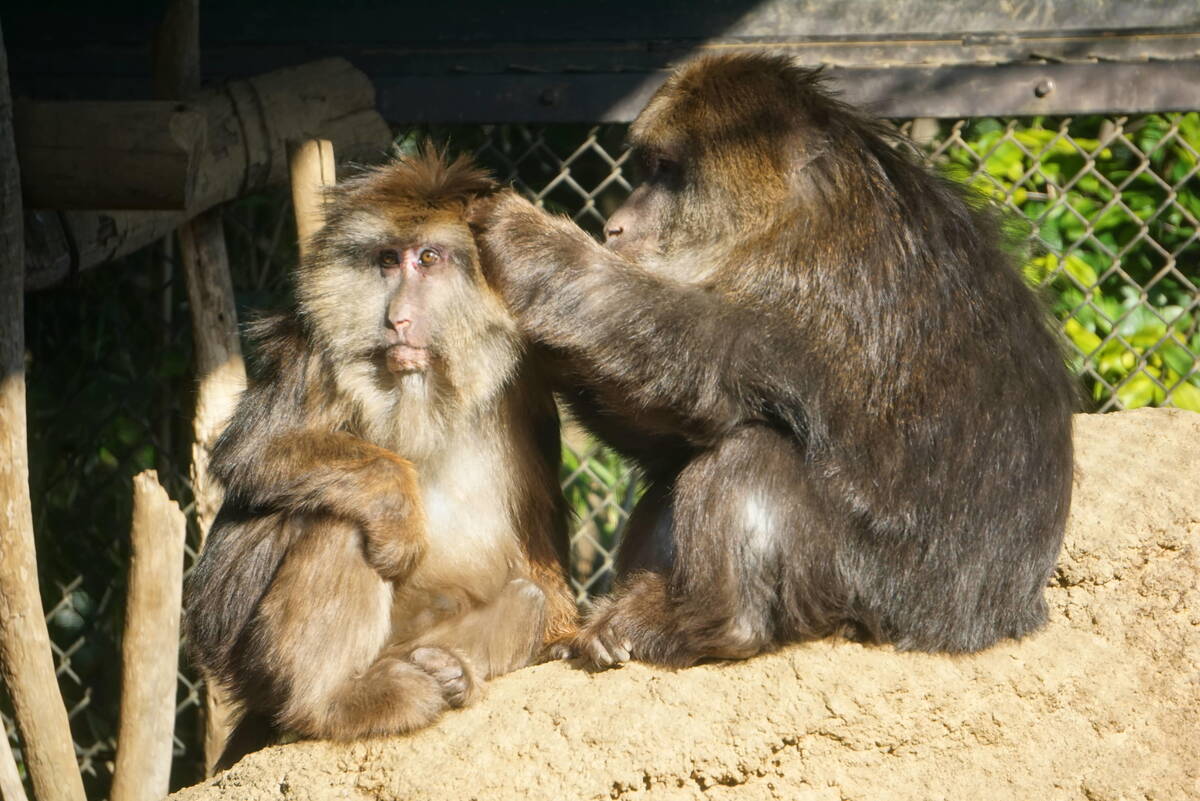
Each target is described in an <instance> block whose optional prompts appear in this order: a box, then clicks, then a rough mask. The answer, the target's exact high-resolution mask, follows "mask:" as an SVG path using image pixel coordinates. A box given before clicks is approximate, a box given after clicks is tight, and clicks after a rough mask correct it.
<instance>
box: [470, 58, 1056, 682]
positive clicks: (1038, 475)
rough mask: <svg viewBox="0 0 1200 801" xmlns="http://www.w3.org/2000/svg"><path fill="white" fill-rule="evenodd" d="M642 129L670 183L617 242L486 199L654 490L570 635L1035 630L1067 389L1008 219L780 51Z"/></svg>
mask: <svg viewBox="0 0 1200 801" xmlns="http://www.w3.org/2000/svg"><path fill="white" fill-rule="evenodd" d="M630 139H631V141H632V144H633V148H634V156H635V158H636V159H640V160H641V161H643V162H644V163H645V164H646V165H647V167H648V172H649V177H648V178H647V179H646V181H645V182H644V183H643V184H642V185H641V186H639V187H638V188H637V189H635V190H634V192H633V193H632V194H631V195H630V197H629V199H628V200H627V202H626V203H625V205H624V206H622V207H621V208H620V209H618V210H617V212H616V213H614V214H613V216H612V218H610V220H609V223H608V226H607V229H608V230H607V234H608V237H607V242H606V245H607V247H601V246H600V245H599V244H597V243H596V242H594V241H593V240H592V239H591V238H590V237H588V236H587V235H586V234H585V233H583V232H582V231H581V230H580V229H579V228H578V227H577V226H575V225H573V224H571V223H570V221H568V220H565V219H561V218H554V217H551V216H548V215H546V214H545V213H544V212H542V211H540V210H539V209H536V208H534V207H533V206H531V205H530V204H529V203H527V202H526V201H524V200H522V199H521V198H519V197H518V196H516V195H515V194H508V195H501V196H498V197H497V198H496V199H495V201H494V202H492V203H490V204H484V205H481V206H479V207H478V208H477V209H476V213H475V214H474V216H473V220H474V221H475V222H476V223H477V224H478V225H479V226H480V228H481V233H480V236H479V242H480V246H481V250H482V252H483V253H484V255H485V259H484V261H485V264H487V265H488V266H489V269H490V270H491V272H490V274H489V280H491V281H492V282H493V285H494V286H496V287H497V289H498V290H499V291H500V293H501V295H502V296H503V297H504V299H505V301H507V302H508V303H509V305H510V306H511V307H512V308H513V309H514V311H515V312H516V314H517V317H518V320H519V321H520V323H521V326H522V329H523V330H524V331H525V332H526V333H527V334H528V335H529V337H530V338H531V340H532V341H534V342H535V343H537V344H538V345H539V346H540V347H541V348H542V349H543V350H544V351H545V352H546V353H547V354H549V355H550V356H551V357H552V359H553V362H552V365H551V366H552V372H553V374H554V375H555V377H556V380H557V388H558V389H559V390H560V391H561V392H562V393H563V396H564V398H565V399H566V400H567V401H568V402H569V403H570V405H571V406H572V408H573V411H574V412H575V413H576V415H577V416H578V417H579V418H580V419H581V420H583V421H584V422H585V423H586V424H587V425H588V426H589V427H590V428H591V429H592V430H593V431H594V432H596V433H597V434H598V435H599V436H600V437H602V438H603V439H605V440H606V441H607V442H608V443H609V444H611V445H613V446H614V447H615V448H617V449H618V450H619V451H621V452H622V453H624V454H625V455H626V456H628V457H630V458H632V459H633V460H635V461H636V462H637V464H638V465H639V466H640V467H641V468H642V470H643V471H644V473H645V475H646V478H647V480H648V482H649V485H650V486H649V488H648V490H647V492H646V494H645V496H644V497H643V499H642V500H641V502H640V503H639V505H638V508H637V509H636V510H635V512H634V515H633V518H632V519H631V521H630V524H629V526H628V529H627V530H626V534H625V539H624V541H623V543H622V546H621V554H620V558H619V561H618V568H619V572H620V577H619V580H618V582H617V584H616V587H615V591H614V593H613V596H612V597H611V598H609V599H607V600H605V601H603V602H602V603H600V604H598V605H597V607H596V609H595V610H594V611H593V613H592V615H591V617H590V619H589V621H588V624H587V625H586V626H585V628H584V631H583V633H582V635H581V636H580V638H579V640H578V642H577V643H576V648H577V650H578V651H579V653H580V654H581V655H582V656H583V657H584V658H585V659H586V660H587V661H589V662H590V663H592V664H594V665H596V666H600V667H603V666H608V665H612V664H615V663H619V662H622V661H624V660H626V659H629V658H631V657H632V658H638V659H645V660H649V661H653V662H660V663H665V664H670V665H688V664H691V663H693V662H695V661H697V660H699V659H704V658H708V657H744V656H749V655H751V654H754V653H757V652H759V651H761V650H764V649H769V648H772V647H775V646H776V645H778V644H780V643H784V642H792V641H797V640H803V639H808V638H813V637H822V636H826V635H829V634H833V633H838V632H846V631H853V632H858V633H860V634H862V635H865V636H866V637H867V638H869V639H871V640H874V641H877V642H890V643H893V644H895V645H896V646H897V647H900V648H910V649H919V650H930V651H974V650H978V649H980V648H985V647H987V646H989V645H991V644H992V643H994V642H996V641H997V640H998V639H1000V638H1003V637H1019V636H1022V635H1024V634H1027V633H1029V632H1031V631H1033V630H1035V629H1037V628H1038V627H1039V626H1040V625H1041V624H1042V623H1043V622H1044V620H1045V615H1046V607H1045V603H1044V601H1043V599H1042V588H1043V587H1044V585H1045V583H1046V580H1047V578H1048V576H1049V574H1050V571H1051V570H1052V568H1053V565H1054V562H1055V558H1056V556H1057V554H1058V549H1059V544H1060V542H1061V538H1062V532H1063V526H1064V523H1065V519H1066V513H1067V508H1068V505H1069V501H1070V494H1071V461H1072V456H1071V411H1072V408H1073V405H1074V398H1075V395H1074V391H1073V388H1072V386H1071V382H1070V380H1069V378H1068V376H1067V373H1066V370H1065V366H1064V363H1063V358H1062V355H1061V353H1060V350H1059V346H1058V343H1057V342H1056V340H1055V337H1054V335H1053V334H1052V333H1051V331H1050V329H1049V326H1048V325H1047V318H1046V316H1045V315H1044V313H1043V311H1042V310H1041V309H1040V308H1039V306H1038V304H1037V302H1036V300H1035V298H1034V296H1033V295H1032V293H1031V292H1030V291H1029V290H1028V289H1027V288H1026V287H1025V286H1024V284H1023V283H1022V279H1021V276H1020V273H1019V271H1018V270H1017V269H1016V265H1015V264H1014V263H1013V257H1012V253H1013V250H1012V249H1010V248H1008V247H1006V245H1005V244H1004V243H1003V242H1002V237H1001V228H1000V226H999V224H998V221H997V219H996V215H995V213H994V212H992V211H991V210H989V209H987V208H984V207H983V205H982V203H981V202H980V201H979V200H977V199H976V198H973V197H971V196H970V194H969V193H968V192H966V191H965V190H964V189H963V188H962V187H959V186H956V185H953V184H951V183H949V182H947V181H944V180H942V179H940V178H938V177H936V176H934V175H932V174H930V173H929V171H928V170H926V169H925V168H923V167H922V166H920V165H919V164H917V163H915V161H914V160H913V159H912V158H911V156H910V153H911V150H910V148H909V147H908V146H907V144H906V143H904V142H902V141H899V140H897V138H896V137H894V136H893V135H891V134H889V133H888V132H887V130H885V128H884V127H883V126H882V125H881V124H880V123H878V122H876V121H874V120H871V119H870V118H868V117H867V116H865V115H864V114H862V113H861V112H859V111H857V110H855V109H853V108H850V107H848V106H846V105H844V104H843V103H841V102H839V101H838V100H836V99H835V98H833V97H831V96H830V94H829V93H828V92H827V91H825V90H824V88H823V87H822V84H821V80H820V76H819V75H818V74H817V73H815V72H814V71H812V70H807V69H804V68H802V67H799V66H797V65H796V64H794V63H793V62H791V61H790V60H789V59H788V58H786V57H780V56H746V55H730V56H720V57H712V58H707V59H701V60H698V61H696V62H693V63H690V64H688V65H686V66H684V67H683V68H682V69H680V70H679V71H678V72H677V73H676V74H675V75H673V76H672V77H671V78H670V79H669V80H668V81H667V82H666V84H665V85H664V86H663V87H662V89H660V90H659V92H658V93H657V94H655V96H654V97H653V98H652V99H651V100H650V102H649V104H648V105H647V106H646V108H645V110H643V112H642V113H641V114H640V115H639V117H638V119H637V121H636V122H635V123H634V125H633V127H632V129H631V132H630Z"/></svg>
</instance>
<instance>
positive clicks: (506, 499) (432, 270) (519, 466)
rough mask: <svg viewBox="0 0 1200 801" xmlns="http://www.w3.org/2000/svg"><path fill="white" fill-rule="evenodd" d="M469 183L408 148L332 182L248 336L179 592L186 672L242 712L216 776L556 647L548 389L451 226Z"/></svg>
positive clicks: (458, 693)
mask: <svg viewBox="0 0 1200 801" xmlns="http://www.w3.org/2000/svg"><path fill="white" fill-rule="evenodd" d="M493 191H494V184H493V183H492V181H491V180H490V179H489V178H488V177H487V176H486V175H485V174H484V173H483V172H482V171H480V170H478V169H477V168H475V167H474V166H473V165H471V164H470V162H469V161H468V160H467V159H466V158H462V157H460V158H459V159H458V160H456V161H453V162H452V163H451V162H448V161H447V160H445V159H444V158H443V157H442V156H440V155H438V154H435V153H434V152H432V150H431V149H430V148H428V147H426V149H425V150H424V151H423V152H421V153H420V154H418V155H416V156H414V157H412V158H408V159H400V160H397V161H395V162H393V163H391V164H389V165H387V166H384V167H381V168H377V169H375V170H373V171H370V172H367V173H365V174H363V175H361V176H359V177H357V178H354V179H351V180H348V181H345V182H343V183H342V184H340V185H338V186H337V187H336V188H334V189H332V190H331V193H330V196H329V200H328V204H327V222H326V224H325V225H324V227H323V228H322V229H321V230H320V231H319V232H318V233H317V234H316V235H315V236H314V237H313V240H312V242H311V248H310V250H311V252H310V254H309V255H308V256H306V258H305V260H304V262H303V263H302V264H301V265H300V269H299V270H298V273H297V280H296V294H297V303H296V307H295V309H294V310H293V312H292V313H289V314H281V315H277V316H273V317H270V318H268V319H265V320H264V321H262V322H260V323H259V324H257V325H256V326H255V327H254V329H253V331H252V335H253V337H254V338H255V339H257V341H258V343H259V349H260V351H261V354H262V358H261V362H262V364H261V365H260V370H259V371H258V372H259V375H258V376H257V377H256V379H254V380H252V381H251V383H250V386H249V388H248V389H247V390H246V393H245V394H244V396H243V397H242V399H241V401H240V403H239V404H238V407H237V410H236V412H235V414H234V416H233V419H232V421H231V422H230V425H229V427H228V429H227V430H226V431H225V433H224V435H223V436H222V437H221V438H220V441H219V442H218V443H217V446H216V448H215V450H214V453H213V460H212V468H213V471H214V473H215V474H216V476H217V477H218V478H219V479H220V481H221V482H222V483H223V484H224V486H225V490H226V495H225V503H224V506H223V507H222V509H221V512H220V514H219V515H218V517H217V520H216V522H215V523H214V525H213V529H212V532H211V534H210V535H209V539H208V543H207V546H206V547H205V549H204V552H203V553H202V555H201V557H200V559H199V561H198V563H197V564H196V567H195V569H194V570H193V571H192V574H191V576H190V578H189V580H188V584H187V603H186V608H187V612H186V621H185V624H186V631H187V638H188V644H189V648H190V652H191V656H192V659H193V661H194V662H195V663H196V664H197V665H199V666H200V668H201V669H202V671H203V672H204V674H205V675H206V677H207V678H208V679H210V680H214V681H216V682H218V683H219V684H220V685H221V686H222V687H223V688H225V689H226V690H227V691H228V692H229V694H230V695H231V696H232V698H233V699H234V700H235V701H236V702H237V703H238V704H239V705H240V707H241V708H242V710H243V713H244V714H243V718H242V721H241V723H240V724H239V726H238V728H237V730H235V733H234V734H233V736H232V737H231V738H230V743H229V744H228V746H227V748H226V751H225V754H224V755H223V757H222V759H221V761H220V763H219V766H221V767H224V766H228V765H229V764H232V762H233V761H235V760H236V759H237V758H239V757H240V756H242V755H244V754H245V753H247V752H248V751H250V750H254V749H255V748H256V747H260V746H261V745H263V744H265V742H266V741H267V740H268V739H269V738H270V737H271V736H272V734H273V733H275V732H279V731H291V732H295V733H298V734H300V735H303V736H309V737H329V738H337V739H350V738H357V737H363V736H368V735H374V734H385V733H394V732H403V731H409V730H412V729H416V728H419V727H421V726H425V725H427V724H429V723H430V722H432V721H433V720H435V719H436V718H437V717H438V716H439V715H440V714H441V713H442V712H443V711H444V710H445V709H447V708H448V707H457V706H462V705H464V704H467V703H469V702H470V701H471V700H472V698H473V697H474V696H476V694H477V693H478V690H479V687H480V682H482V681H484V680H486V679H488V678H490V677H492V676H496V675H499V674H502V673H505V672H508V671H511V670H513V669H515V668H518V667H521V666H523V665H526V664H529V663H530V662H532V661H536V660H538V659H541V658H543V657H544V656H546V655H549V654H551V653H554V652H555V650H556V646H559V644H560V643H562V642H563V641H564V640H566V639H567V638H569V637H570V636H571V635H572V634H573V633H574V630H575V616H576V609H575V604H574V602H573V600H572V597H571V594H570V592H569V590H568V588H567V585H566V582H565V578H564V572H563V568H562V562H563V556H564V553H563V550H564V549H565V544H566V507H565V504H564V502H563V500H562V496H561V494H560V492H559V488H558V466H559V435H558V416H557V412H556V409H555V406H554V401H553V397H552V396H551V393H550V390H549V388H548V386H547V385H546V384H545V383H544V382H543V380H542V378H541V376H540V375H539V374H538V371H537V369H536V367H535V365H534V364H533V363H532V361H531V360H530V359H529V358H527V356H526V355H525V352H524V349H523V347H522V342H521V339H520V337H519V335H518V331H517V326H516V323H515V322H514V320H513V319H512V317H511V315H510V314H509V312H508V311H507V309H506V308H505V306H504V305H503V304H502V303H501V302H500V300H499V298H498V297H496V296H495V295H494V294H493V292H492V291H491V290H490V289H488V287H487V285H486V284H485V283H484V280H483V277H482V273H481V270H480V264H479V258H478V254H477V251H476V248H475V244H474V241H473V239H472V237H471V233H470V231H469V229H468V227H467V225H466V223H465V221H464V220H465V216H466V214H467V211H468V207H469V206H470V204H471V203H472V202H473V201H474V200H476V199H478V198H479V197H482V196H485V195H487V194H489V193H491V192H493Z"/></svg>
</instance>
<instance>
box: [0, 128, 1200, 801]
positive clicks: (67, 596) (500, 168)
mask: <svg viewBox="0 0 1200 801" xmlns="http://www.w3.org/2000/svg"><path fill="white" fill-rule="evenodd" d="M899 127H900V129H901V130H902V131H903V132H905V133H906V134H908V135H909V136H910V137H911V138H913V139H914V140H915V141H916V142H917V143H918V144H919V145H920V146H921V147H922V148H924V149H925V152H926V153H927V154H928V155H929V158H930V159H931V161H932V162H933V163H934V164H935V165H937V166H938V167H939V168H941V169H944V170H945V171H947V172H949V173H951V174H954V175H955V176H956V177H958V178H960V179H961V180H965V181H967V182H970V183H972V184H975V185H976V186H977V187H978V188H979V189H980V190H982V191H983V192H985V193H986V194H988V195H990V196H991V197H993V198H994V199H995V200H997V201H998V202H1000V203H1002V204H1003V205H1005V206H1007V207H1009V208H1010V209H1012V210H1013V211H1014V212H1015V214H1014V225H1015V228H1016V229H1017V234H1018V235H1019V236H1020V237H1022V238H1023V240H1024V241H1025V242H1026V243H1027V244H1028V247H1027V252H1026V255H1025V258H1024V265H1025V266H1024V269H1025V272H1026V276H1027V278H1028V279H1029V280H1030V282H1031V283H1033V284H1036V285H1040V286H1042V287H1043V288H1044V290H1045V291H1046V293H1047V297H1048V301H1049V302H1050V304H1051V305H1052V308H1053V311H1054V314H1055V315H1056V317H1057V318H1058V319H1059V320H1060V321H1061V322H1062V325H1063V330H1064V333H1065V338H1066V340H1067V341H1068V342H1069V343H1070V358H1071V361H1072V364H1073V365H1074V367H1075V369H1076V370H1077V372H1078V373H1079V374H1080V375H1081V377H1082V380H1083V382H1084V384H1085V385H1086V388H1087V391H1088V393H1089V394H1090V397H1091V399H1092V402H1093V404H1094V408H1095V409H1096V410H1101V411H1107V410H1111V409H1121V408H1131V407H1134V406H1143V405H1148V404H1154V405H1177V406H1183V407H1187V408H1192V409H1197V410H1200V372H1198V364H1197V355H1198V354H1200V327H1198V326H1200V312H1198V310H1197V306H1198V304H1200V299H1198V293H1197V285H1198V284H1200V246H1198V245H1197V242H1196V240H1197V236H1198V234H1197V231H1198V230H1200V225H1198V223H1197V220H1198V218H1200V177H1198V176H1197V170H1198V166H1197V162H1198V153H1197V151H1198V149H1200V115H1197V114H1194V113H1193V114H1168V115H1148V116H1142V117H1107V118H1102V117H1088V118H1079V119H1032V120H998V119H978V120H958V121H939V120H909V121H903V122H901V123H899ZM625 130H626V128H625V126H622V125H596V126H588V125H553V126H545V127H532V126H522V125H503V126H474V127H453V128H435V129H429V128H422V129H419V130H409V131H405V132H404V133H403V134H402V135H401V136H400V137H399V139H398V142H399V143H400V144H401V146H405V145H408V144H412V143H414V142H416V141H418V140H419V139H422V138H424V137H426V136H432V137H433V138H434V139H435V141H446V142H448V143H449V145H450V147H451V149H452V150H459V151H469V152H474V153H475V154H476V155H477V157H478V158H479V160H480V161H481V162H483V163H484V164H486V165H488V166H489V167H491V168H492V169H493V170H495V172H496V173H497V175H498V176H500V177H501V178H503V179H505V180H511V181H513V182H514V183H515V185H516V186H517V187H518V188H519V189H520V190H521V191H523V192H525V193H527V194H528V195H529V196H530V197H532V198H534V199H535V200H537V201H538V202H540V203H541V204H542V205H544V206H545V207H547V208H549V209H551V210H554V211H558V212H562V213H565V214H568V215H570V216H571V217H572V218H573V219H575V220H576V221H577V222H578V223H579V224H580V225H581V226H583V227H584V228H586V229H588V230H590V231H592V232H596V233H598V232H599V230H600V227H601V225H602V223H603V221H604V219H605V218H606V217H607V216H608V215H609V214H610V213H611V212H612V211H613V210H614V209H615V208H616V207H617V206H618V205H619V204H620V202H621V201H622V200H623V199H624V197H625V196H626V195H627V194H628V192H629V191H630V176H629V165H627V163H626V153H625V150H624V148H623V145H622V143H623V139H624V135H625ZM225 223H226V238H227V240H228V243H229V249H230V258H231V262H232V264H233V267H234V280H235V284H236V287H237V292H238V300H239V305H240V306H241V309H240V312H241V313H242V315H243V319H245V314H246V313H247V311H248V310H250V309H266V308H274V307H278V306H280V305H282V304H283V303H285V302H286V298H287V294H288V291H289V290H288V280H289V279H288V274H289V270H290V266H291V265H292V264H293V262H294V259H295V229H294V224H293V222H292V219H291V213H290V206H289V204H288V201H287V198H286V195H285V194H284V193H282V192H280V193H277V194H274V195H267V196H258V197H253V198H248V199H245V200H242V201H239V202H238V203H236V204H232V205H231V206H229V207H228V208H227V209H226V211H225ZM27 315H28V324H27V325H28V331H27V341H28V347H29V351H30V364H29V396H28V397H29V432H30V451H31V453H30V465H31V476H30V482H31V487H32V494H33V504H34V517H35V520H34V523H35V528H36V531H37V537H38V541H37V545H38V557H39V565H40V571H41V580H42V592H43V601H44V604H45V608H46V610H47V620H48V621H49V625H50V633H51V637H52V640H53V649H54V661H55V665H56V666H57V669H58V675H59V681H60V686H61V687H62V691H63V695H64V698H65V701H66V704H67V707H68V710H69V715H70V719H71V726H72V733H73V736H74V738H75V744H76V752H77V755H78V758H79V763H80V766H81V768H82V770H83V773H84V777H85V784H86V786H87V790H88V793H89V796H90V797H91V798H95V799H101V798H104V797H105V796H106V795H107V793H108V788H109V784H110V782H111V774H112V766H113V759H114V752H113V749H114V739H115V734H116V723H117V708H118V692H119V657H120V650H119V642H120V639H119V636H120V627H121V621H122V619H123V603H124V596H125V587H124V581H125V574H126V569H125V568H126V564H127V559H128V545H127V534H126V532H127V531H128V528H129V516H130V506H131V502H130V497H131V483H130V480H131V477H132V476H133V475H134V474H135V473H136V472H138V471H139V470H141V469H144V468H147V467H156V468H157V469H158V471H159V477H160V480H161V481H162V482H163V484H164V486H166V488H167V490H168V492H169V493H170V494H171V496H172V497H173V498H175V499H177V500H178V501H179V502H180V504H181V506H183V507H184V508H185V511H186V512H188V513H189V519H190V520H192V525H193V527H194V516H193V515H192V514H191V487H190V483H189V480H188V458H189V448H190V441H191V433H190V430H191V429H190V425H191V422H190V421H191V409H192V404H193V396H194V382H193V379H192V376H191V374H190V369H189V363H190V353H191V332H190V317H189V312H188V308H187V300H186V293H185V292H184V288H183V286H182V276H181V272H180V270H179V269H178V266H177V265H176V264H175V263H174V259H173V255H172V253H171V252H170V250H169V248H168V247H166V246H161V245H160V246H158V247H156V248H152V249H148V250H146V251H144V252H142V253H140V254H137V255H135V256H133V257H131V258H128V259H126V260H124V262H123V263H121V264H116V265H110V266H107V267H104V268H101V269H99V270H96V271H94V272H92V273H89V274H84V275H82V276H79V277H78V278H77V279H76V280H75V282H74V284H72V285H69V286H63V287H59V288H55V289H52V290H48V291H44V292H40V293H35V294H33V295H30V296H29V297H28V301H27ZM563 455H564V464H563V488H564V491H565V493H566V495H567V498H568V500H569V502H570V505H571V507H572V509H573V510H574V512H575V527H574V534H573V537H572V547H571V563H570V567H571V573H572V582H573V586H574V588H575V591H576V593H577V597H578V598H579V599H580V600H584V599H586V598H587V597H589V596H592V595H596V594H599V593H602V592H604V591H605V590H606V589H607V587H608V584H609V581H610V580H611V575H612V565H613V552H614V549H615V547H616V544H617V542H618V540H619V538H620V532H621V529H622V527H623V525H624V523H625V521H626V519H627V518H628V515H629V511H630V509H631V508H632V505H633V503H634V502H635V500H636V498H637V495H638V491H639V485H638V480H637V476H636V475H635V474H634V473H633V472H632V471H631V469H630V467H629V466H628V465H626V464H624V463H623V462H622V461H621V460H620V459H619V458H618V457H617V456H616V455H615V454H613V453H612V452H611V451H610V450H608V449H607V448H605V447H603V446H602V445H600V444H599V443H597V442H595V441H593V440H591V439H590V438H588V437H587V435H586V434H584V433H583V432H582V431H581V430H579V429H578V428H576V427H574V426H572V425H568V426H567V428H566V430H565V436H564V454H563ZM190 542H192V543H194V542H195V531H194V530H193V531H192V532H191V537H190ZM193 558H194V553H193V551H192V550H189V551H188V560H189V565H190V561H191V560H192V559H193ZM200 705H201V696H200V688H199V685H198V682H197V680H196V677H195V675H194V673H193V672H192V671H191V669H190V667H189V666H187V665H186V664H182V665H181V669H180V674H179V692H178V717H177V725H176V732H175V734H176V739H175V762H174V773H173V777H172V784H173V786H181V785H185V784H190V783H193V782H195V781H197V780H199V779H200V778H201V770H202V768H201V765H202V754H201V742H202V738H201V737H200V727H201V721H200V719H199V715H198V711H199V708H200ZM0 712H3V713H4V715H5V721H4V722H5V725H6V727H7V728H8V731H9V733H10V737H13V742H14V748H16V747H17V746H16V740H15V735H14V734H13V726H12V720H11V717H9V715H10V713H11V709H10V708H9V706H8V702H7V698H6V697H0ZM17 751H18V759H19V748H17Z"/></svg>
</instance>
